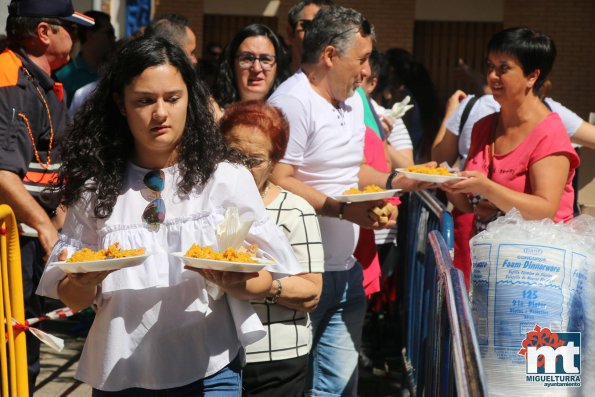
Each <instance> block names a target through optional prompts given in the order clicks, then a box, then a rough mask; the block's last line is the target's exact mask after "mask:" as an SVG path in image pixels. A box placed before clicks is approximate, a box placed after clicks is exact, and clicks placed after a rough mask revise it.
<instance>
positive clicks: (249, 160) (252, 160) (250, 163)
mask: <svg viewBox="0 0 595 397" xmlns="http://www.w3.org/2000/svg"><path fill="white" fill-rule="evenodd" d="M270 162H271V160H267V159H263V158H258V157H246V158H244V161H243V162H242V163H243V164H244V165H245V166H246V168H256V167H260V166H261V165H263V164H264V163H270Z"/></svg>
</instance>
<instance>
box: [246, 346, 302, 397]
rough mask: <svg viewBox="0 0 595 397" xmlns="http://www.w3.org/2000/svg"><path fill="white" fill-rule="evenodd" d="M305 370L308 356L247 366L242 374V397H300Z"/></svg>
mask: <svg viewBox="0 0 595 397" xmlns="http://www.w3.org/2000/svg"><path fill="white" fill-rule="evenodd" d="M307 368H308V355H304V356H301V357H297V358H290V359H287V360H278V361H266V362H262V363H250V364H247V365H246V366H245V367H244V371H243V373H242V391H243V392H242V396H244V397H257V396H258V397H276V396H279V397H298V396H299V397H301V396H303V395H304V384H305V381H306V370H307Z"/></svg>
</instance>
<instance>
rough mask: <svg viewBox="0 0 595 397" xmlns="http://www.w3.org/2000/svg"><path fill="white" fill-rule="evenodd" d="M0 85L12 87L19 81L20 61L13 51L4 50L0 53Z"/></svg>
mask: <svg viewBox="0 0 595 397" xmlns="http://www.w3.org/2000/svg"><path fill="white" fill-rule="evenodd" d="M0 66H2V67H0V87H12V86H15V85H17V82H18V81H19V68H20V67H21V66H22V62H21V60H20V59H19V57H17V56H16V55H15V54H14V52H12V51H10V50H8V49H7V50H4V52H3V53H2V54H0Z"/></svg>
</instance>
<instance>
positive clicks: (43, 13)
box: [0, 0, 94, 395]
mask: <svg viewBox="0 0 595 397" xmlns="http://www.w3.org/2000/svg"><path fill="white" fill-rule="evenodd" d="M93 24H94V22H93V19H92V18H89V17H87V16H85V15H83V14H79V13H76V12H74V9H73V6H72V2H71V0H52V1H43V2H42V1H38V0H20V1H17V0H12V1H11V3H10V5H9V6H8V19H7V21H6V33H7V40H8V47H7V48H6V49H5V50H4V51H3V52H2V53H0V203H3V204H8V205H9V206H10V207H11V208H12V210H13V211H14V213H15V215H16V218H17V221H18V222H19V224H20V225H22V229H23V230H24V231H25V233H23V234H22V235H21V238H20V242H21V259H22V272H23V293H24V302H25V316H26V317H27V318H29V317H34V316H39V315H40V314H42V313H43V301H42V298H41V297H39V296H37V295H35V290H36V288H37V284H38V282H39V279H40V277H41V274H42V272H43V267H44V257H46V256H47V254H48V253H49V252H50V251H51V249H52V247H53V245H54V244H55V243H56V241H57V239H58V234H57V230H58V229H59V228H60V226H61V221H60V218H61V217H60V216H57V208H58V201H57V200H55V199H54V200H53V199H52V198H51V197H49V196H48V195H46V194H45V192H44V190H45V188H46V187H48V186H49V184H50V183H51V182H52V181H53V180H54V179H55V177H56V176H57V172H58V167H59V165H60V163H59V158H58V150H57V149H58V145H59V143H60V139H61V137H62V134H63V132H64V129H65V126H66V122H67V110H66V106H65V103H64V102H63V101H62V99H63V89H62V86H61V84H59V83H55V82H54V81H53V80H52V78H51V74H52V72H53V71H54V70H56V69H58V68H60V67H61V66H62V65H64V64H66V63H67V62H68V60H69V56H70V55H69V54H70V50H71V48H72V43H73V40H74V39H75V37H76V27H77V25H82V26H93ZM27 356H28V357H27V359H28V365H29V392H30V395H33V390H34V386H35V380H36V378H37V375H38V374H39V341H38V340H37V339H36V338H35V337H33V336H32V335H30V334H28V335H27Z"/></svg>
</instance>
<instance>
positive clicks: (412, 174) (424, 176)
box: [397, 165, 467, 183]
mask: <svg viewBox="0 0 595 397" xmlns="http://www.w3.org/2000/svg"><path fill="white" fill-rule="evenodd" d="M397 171H399V173H400V174H403V175H405V176H406V177H407V178H409V179H414V180H416V181H422V182H432V183H444V182H448V181H456V180H462V179H467V178H466V177H464V176H459V175H456V174H453V173H452V172H450V171H449V170H448V168H446V167H444V166H440V167H435V168H434V167H426V166H422V165H414V166H412V167H407V168H397Z"/></svg>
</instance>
